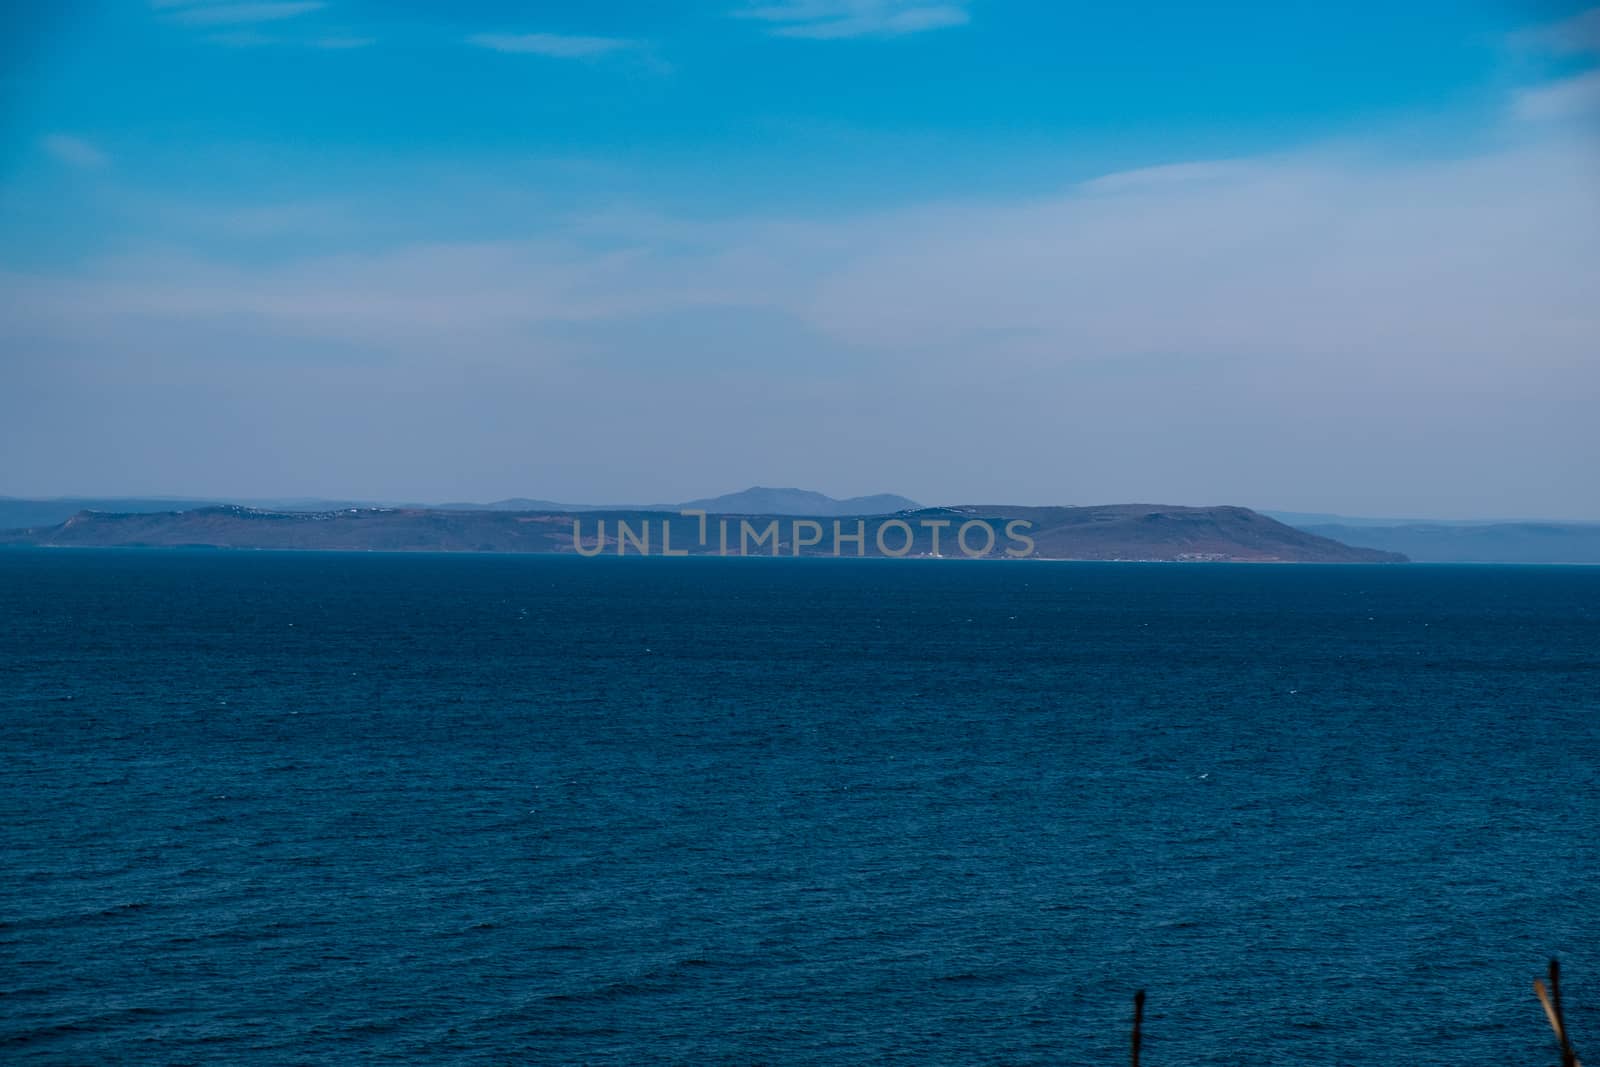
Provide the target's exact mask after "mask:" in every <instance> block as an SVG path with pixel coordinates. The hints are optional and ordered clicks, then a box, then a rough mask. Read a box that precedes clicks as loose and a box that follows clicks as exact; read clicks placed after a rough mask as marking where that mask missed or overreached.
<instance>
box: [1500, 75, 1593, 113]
mask: <svg viewBox="0 0 1600 1067" xmlns="http://www.w3.org/2000/svg"><path fill="white" fill-rule="evenodd" d="M1512 110H1513V112H1514V113H1515V114H1516V116H1517V117H1518V118H1523V119H1529V120H1532V121H1552V120H1559V119H1568V118H1582V117H1585V116H1596V117H1600V70H1591V71H1586V72H1585V73H1583V74H1576V75H1573V76H1572V77H1570V78H1564V79H1562V80H1561V81H1557V82H1551V83H1549V84H1548V85H1538V86H1533V87H1531V88H1527V89H1522V90H1520V91H1519V92H1518V93H1517V94H1516V97H1515V98H1514V99H1513V101H1512Z"/></svg>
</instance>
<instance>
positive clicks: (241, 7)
mask: <svg viewBox="0 0 1600 1067" xmlns="http://www.w3.org/2000/svg"><path fill="white" fill-rule="evenodd" d="M154 6H155V8H156V9H157V10H159V11H164V12H166V13H167V17H168V18H170V19H171V20H172V21H174V22H179V23H182V24H184V25H186V26H233V25H246V24H250V23H257V22H278V21H281V20H283V19H290V18H295V17H296V16H299V15H306V14H309V13H311V12H313V11H320V10H322V9H323V8H324V7H327V6H328V5H327V4H326V3H324V2H323V0H255V2H235V0H222V2H218V0H155V4H154Z"/></svg>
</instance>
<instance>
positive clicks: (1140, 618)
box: [0, 549, 1600, 1067]
mask: <svg viewBox="0 0 1600 1067" xmlns="http://www.w3.org/2000/svg"><path fill="white" fill-rule="evenodd" d="M1552 957H1559V958H1560V959H1561V961H1562V964H1563V973H1564V981H1563V998H1564V1002H1565V1008H1566V1014H1567V1016H1568V1020H1569V1026H1570V1029H1571V1032H1572V1035H1573V1038H1574V1040H1575V1042H1576V1044H1577V1048H1578V1052H1579V1054H1580V1056H1581V1055H1587V1056H1589V1057H1590V1058H1600V568H1582V567H1515V566H1425V565H1377V566H1359V565H1357V566H1353V565H1334V566H1316V565H1230V564H1214V563H1208V564H1132V563H1128V564H1094V563H1052V562H1044V561H1031V560H1021V561H1004V562H1000V561H959V560H943V561H941V560H853V559H846V560H833V559H798V560H789V559H779V560H773V559H716V558H709V559H708V558H688V559H662V558H646V559H637V558H630V559H615V558H597V559H572V558H558V557H539V556H497V555H474V554H460V555H447V554H361V553H348V554H340V553H269V552H224V551H206V550H192V551H191V550H144V551H141V550H32V549H20V550H7V551H3V552H0V1062H5V1063H8V1064H9V1063H21V1064H38V1063H43V1064H73V1065H78V1064H353V1063H430V1064H431V1063H440V1064H826V1065H838V1064H919V1065H924V1064H960V1065H969V1064H971V1065H977V1064H1085V1065H1087V1064H1123V1063H1128V1062H1129V1058H1130V1041H1131V1038H1130V1027H1131V1018H1132V1002H1133V996H1134V993H1135V992H1136V991H1137V990H1145V991H1146V992H1147V997H1148V1000H1147V1006H1146V1009H1145V1013H1144V1020H1143V1037H1142V1042H1143V1046H1142V1060H1141V1062H1142V1064H1143V1065H1144V1067H1167V1065H1171V1067H1177V1065H1185V1067H1193V1065H1201V1064H1219V1065H1220V1064H1226V1065H1235V1067H1237V1065H1263V1067H1265V1065H1282V1064H1295V1065H1300V1067H1304V1065H1335V1064H1338V1065H1344V1064H1398V1063H1406V1064H1408V1065H1417V1064H1422V1065H1429V1064H1437V1065H1440V1067H1444V1065H1449V1067H1468V1065H1485V1067H1488V1065H1493V1067H1506V1065H1523V1064H1525V1065H1528V1067H1546V1065H1553V1064H1555V1063H1557V1062H1558V1059H1559V1056H1558V1053H1557V1050H1556V1046H1555V1042H1554V1040H1553V1038H1552V1036H1551V1032H1550V1029H1549V1027H1548V1026H1547V1024H1546V1023H1545V1021H1544V1017H1543V1014H1542V1012H1541V1010H1540V1008H1539V1004H1538V1002H1537V1001H1536V1000H1535V997H1534V994H1533V990H1532V981H1533V979H1535V978H1536V977H1539V976H1540V975H1542V974H1543V973H1544V971H1545V968H1546V965H1547V963H1548V961H1549V959H1550V958H1552Z"/></svg>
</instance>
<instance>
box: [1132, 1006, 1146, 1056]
mask: <svg viewBox="0 0 1600 1067" xmlns="http://www.w3.org/2000/svg"><path fill="white" fill-rule="evenodd" d="M1143 1028H1144V990H1142V989H1141V990H1139V992H1137V993H1135V994H1134V995H1133V1067H1139V1044H1140V1042H1141V1041H1142V1040H1143V1036H1144V1035H1143V1033H1142V1030H1143Z"/></svg>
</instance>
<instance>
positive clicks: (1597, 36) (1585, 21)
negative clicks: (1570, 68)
mask: <svg viewBox="0 0 1600 1067" xmlns="http://www.w3.org/2000/svg"><path fill="white" fill-rule="evenodd" d="M1516 40H1517V42H1518V43H1520V44H1523V45H1528V46H1533V47H1537V48H1542V49H1546V50H1548V51H1551V52H1556V53H1561V54H1567V55H1572V54H1579V53H1584V52H1600V7H1595V8H1590V9H1589V10H1588V11H1584V12H1582V13H1581V14H1577V15H1574V16H1572V17H1571V18H1569V19H1563V20H1562V21H1560V22H1554V23H1549V24H1547V25H1544V26H1537V27H1535V28H1533V29H1531V30H1526V31H1524V32H1522V33H1519V34H1517V35H1516Z"/></svg>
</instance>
